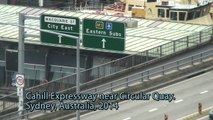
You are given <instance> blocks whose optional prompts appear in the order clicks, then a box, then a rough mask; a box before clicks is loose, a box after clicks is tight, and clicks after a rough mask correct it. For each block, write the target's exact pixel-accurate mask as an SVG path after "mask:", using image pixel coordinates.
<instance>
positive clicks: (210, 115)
mask: <svg viewBox="0 0 213 120" xmlns="http://www.w3.org/2000/svg"><path fill="white" fill-rule="evenodd" d="M209 120H213V110H210V111H209Z"/></svg>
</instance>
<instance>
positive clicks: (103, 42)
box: [102, 38, 106, 48]
mask: <svg viewBox="0 0 213 120" xmlns="http://www.w3.org/2000/svg"><path fill="white" fill-rule="evenodd" d="M105 43H106V40H105V39H104V38H103V40H102V48H105Z"/></svg>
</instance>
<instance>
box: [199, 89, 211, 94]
mask: <svg viewBox="0 0 213 120" xmlns="http://www.w3.org/2000/svg"><path fill="white" fill-rule="evenodd" d="M207 92H209V91H208V90H205V91H203V92H201V93H200V94H205V93H207Z"/></svg>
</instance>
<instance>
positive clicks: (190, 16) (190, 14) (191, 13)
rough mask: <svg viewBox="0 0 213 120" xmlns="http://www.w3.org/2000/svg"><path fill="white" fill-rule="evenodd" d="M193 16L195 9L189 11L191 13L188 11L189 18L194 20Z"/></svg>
mask: <svg viewBox="0 0 213 120" xmlns="http://www.w3.org/2000/svg"><path fill="white" fill-rule="evenodd" d="M193 17H194V12H193V11H192V12H189V13H188V17H187V20H192V19H193Z"/></svg>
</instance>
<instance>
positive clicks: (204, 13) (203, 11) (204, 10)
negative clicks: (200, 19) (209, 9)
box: [201, 8, 206, 16]
mask: <svg viewBox="0 0 213 120" xmlns="http://www.w3.org/2000/svg"><path fill="white" fill-rule="evenodd" d="M204 15H206V8H203V9H202V15H201V16H204Z"/></svg>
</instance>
